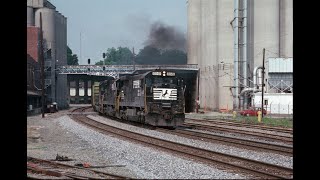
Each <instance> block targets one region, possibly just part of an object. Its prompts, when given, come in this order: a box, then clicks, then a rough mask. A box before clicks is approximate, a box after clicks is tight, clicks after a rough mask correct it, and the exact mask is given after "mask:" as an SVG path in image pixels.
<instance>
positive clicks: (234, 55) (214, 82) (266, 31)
mask: <svg viewBox="0 0 320 180" xmlns="http://www.w3.org/2000/svg"><path fill="white" fill-rule="evenodd" d="M292 32H293V27H292V0H189V1H188V63H189V64H198V67H199V68H200V72H199V79H200V80H199V81H200V82H199V97H200V106H201V107H202V108H204V107H205V108H207V109H212V110H218V109H219V110H222V109H224V110H231V109H238V108H243V107H246V105H247V104H246V103H247V102H249V100H248V97H247V96H242V95H243V94H241V92H243V91H244V90H247V89H250V88H251V87H252V86H253V83H252V80H253V70H254V68H255V67H258V66H262V57H263V53H262V51H263V48H265V49H266V54H265V67H267V63H268V58H269V57H292V34H293V33H292ZM266 79H268V77H267V75H266ZM260 83H261V82H260Z"/></svg>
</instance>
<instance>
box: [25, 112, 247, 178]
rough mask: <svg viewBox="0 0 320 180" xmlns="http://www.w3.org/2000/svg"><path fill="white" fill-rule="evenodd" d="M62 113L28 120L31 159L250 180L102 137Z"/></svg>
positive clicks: (136, 174) (131, 172)
mask: <svg viewBox="0 0 320 180" xmlns="http://www.w3.org/2000/svg"><path fill="white" fill-rule="evenodd" d="M58 113H60V117H59V115H58ZM58 113H56V114H53V115H51V117H46V118H44V119H42V118H41V115H39V116H33V117H28V119H27V120H28V123H27V125H28V141H27V143H28V144H27V148H28V149H27V154H28V155H29V156H33V157H36V158H42V159H54V158H55V156H56V154H57V153H58V154H59V155H63V156H68V157H69V158H72V159H76V161H69V162H65V163H66V164H72V165H73V164H75V163H78V162H89V163H90V164H93V165H112V164H113V165H125V167H108V168H99V169H97V170H99V171H105V172H109V173H114V174H118V175H123V176H127V177H131V178H140V179H199V178H200V179H208V178H210V179H245V178H246V177H245V176H243V175H240V174H239V175H238V174H233V173H229V172H226V171H223V170H219V169H216V168H213V167H210V166H207V165H204V164H200V163H195V162H193V161H189V160H186V159H182V158H179V157H175V156H173V155H171V154H168V153H165V152H162V151H157V150H155V149H154V148H149V147H144V146H142V145H139V144H135V143H131V142H127V141H124V140H120V139H117V138H115V137H112V136H107V135H104V134H101V133H99V132H96V131H94V130H92V129H89V128H87V127H85V126H83V125H80V124H78V123H77V122H75V121H73V120H72V119H71V118H70V117H69V116H67V115H66V114H67V111H65V112H64V113H63V112H61V111H59V112H58ZM123 126H124V125H123Z"/></svg>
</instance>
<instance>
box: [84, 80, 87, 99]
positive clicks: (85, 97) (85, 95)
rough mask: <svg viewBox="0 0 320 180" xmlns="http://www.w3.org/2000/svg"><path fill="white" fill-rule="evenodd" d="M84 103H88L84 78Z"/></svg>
mask: <svg viewBox="0 0 320 180" xmlns="http://www.w3.org/2000/svg"><path fill="white" fill-rule="evenodd" d="M84 103H85V104H88V80H84Z"/></svg>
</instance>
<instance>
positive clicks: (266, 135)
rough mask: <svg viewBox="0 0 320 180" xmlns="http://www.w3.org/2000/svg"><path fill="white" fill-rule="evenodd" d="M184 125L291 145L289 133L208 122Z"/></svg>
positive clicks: (291, 140)
mask: <svg viewBox="0 0 320 180" xmlns="http://www.w3.org/2000/svg"><path fill="white" fill-rule="evenodd" d="M184 125H186V126H189V127H192V128H193V129H200V130H207V131H211V132H222V133H225V132H227V133H233V134H241V135H246V136H252V137H254V138H259V139H264V140H269V141H273V142H274V141H275V142H281V143H285V144H289V145H292V144H293V138H292V136H289V135H280V134H277V135H276V134H270V133H264V132H255V131H246V130H240V129H234V128H232V127H225V126H217V125H212V124H208V123H206V124H205V123H195V122H194V123H191V122H185V123H184Z"/></svg>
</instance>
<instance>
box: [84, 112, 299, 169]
mask: <svg viewBox="0 0 320 180" xmlns="http://www.w3.org/2000/svg"><path fill="white" fill-rule="evenodd" d="M87 117H88V118H92V119H94V120H97V121H99V122H103V123H105V124H108V125H111V126H116V127H120V128H122V129H129V130H130V131H133V132H139V133H142V134H146V135H149V136H152V137H158V138H161V139H167V140H170V141H174V142H179V143H183V144H187V145H191V146H195V147H199V148H203V149H207V150H212V151H216V152H221V153H227V154H231V155H235V156H240V157H244V158H249V159H254V160H257V161H262V162H267V163H270V164H276V165H280V166H284V167H289V168H292V164H293V157H288V156H283V155H279V154H274V153H266V152H256V151H253V150H246V149H240V148H236V147H232V146H227V145H222V144H216V143H208V142H203V141H199V140H193V139H188V138H184V137H180V136H177V135H172V134H165V133H162V132H157V131H155V130H148V129H144V128H140V127H136V126H132V125H128V124H124V123H120V122H117V121H113V120H110V119H108V118H105V117H101V116H96V115H88V116H87Z"/></svg>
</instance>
